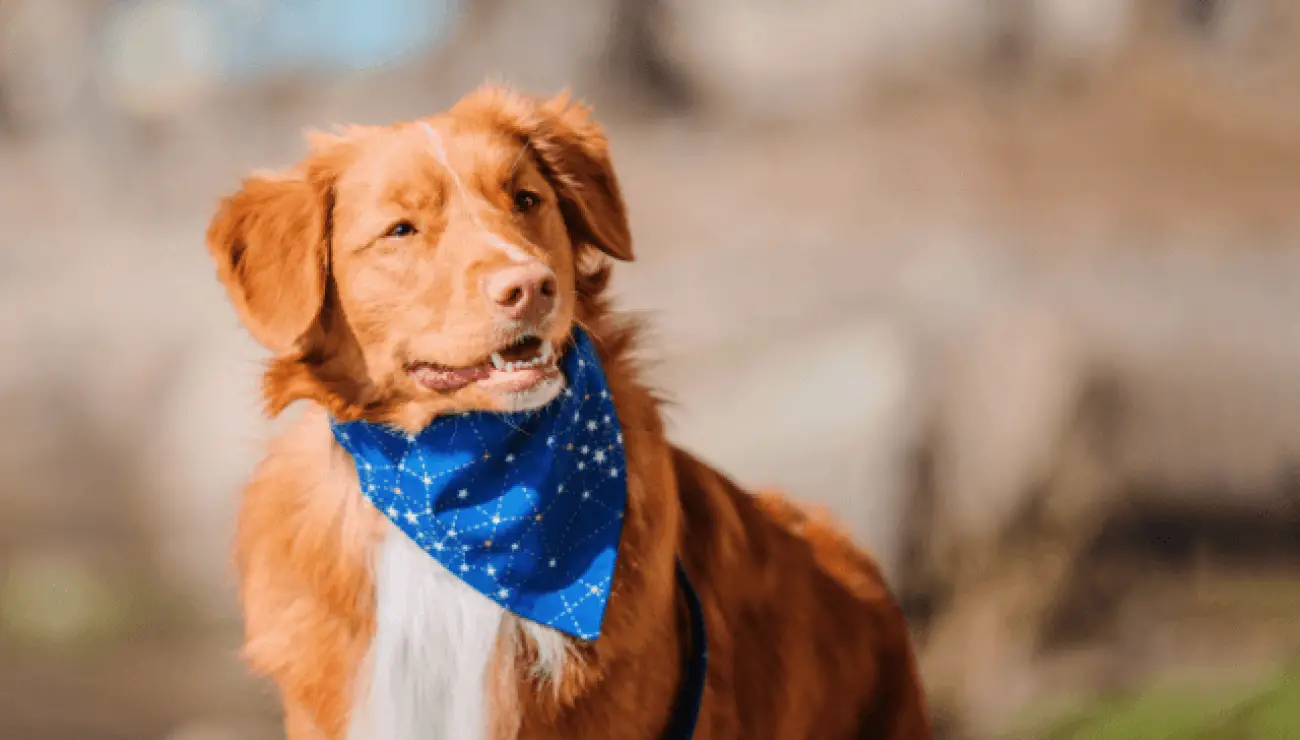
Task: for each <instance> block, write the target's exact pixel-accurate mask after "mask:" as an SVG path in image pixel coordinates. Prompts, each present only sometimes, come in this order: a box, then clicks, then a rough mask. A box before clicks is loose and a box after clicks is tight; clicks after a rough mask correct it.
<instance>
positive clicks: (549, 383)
mask: <svg viewBox="0 0 1300 740" xmlns="http://www.w3.org/2000/svg"><path fill="white" fill-rule="evenodd" d="M563 390H564V376H563V375H555V376H553V377H550V378H547V379H546V380H543V381H542V382H540V383H538V384H537V385H536V386H534V387H532V388H529V389H528V390H526V391H518V392H514V393H502V394H501V401H502V406H503V409H502V410H504V411H509V412H517V411H534V410H536V409H540V408H541V407H543V406H545V405H546V404H548V403H550V402H551V401H554V400H555V397H556V396H558V395H560V391H563Z"/></svg>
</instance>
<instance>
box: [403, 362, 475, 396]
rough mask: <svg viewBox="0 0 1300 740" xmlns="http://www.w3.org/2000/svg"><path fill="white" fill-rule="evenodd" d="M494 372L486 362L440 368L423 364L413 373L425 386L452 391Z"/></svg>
mask: <svg viewBox="0 0 1300 740" xmlns="http://www.w3.org/2000/svg"><path fill="white" fill-rule="evenodd" d="M491 374H492V368H491V367H489V366H488V365H486V364H483V365H475V366H474V367H464V368H439V367H433V366H431V365H423V366H421V367H419V368H416V369H415V371H414V373H413V375H414V376H415V379H416V380H418V381H419V382H420V385H423V386H424V387H425V388H429V389H431V390H436V391H451V390H455V389H457V388H461V387H464V386H467V385H469V384H470V383H473V382H475V381H477V380H482V379H484V378H486V377H487V376H489V375H491Z"/></svg>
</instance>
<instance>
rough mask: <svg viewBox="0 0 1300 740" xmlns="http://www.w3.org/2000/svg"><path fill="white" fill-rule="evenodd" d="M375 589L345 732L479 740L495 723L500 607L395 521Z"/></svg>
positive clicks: (369, 739)
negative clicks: (491, 681)
mask: <svg viewBox="0 0 1300 740" xmlns="http://www.w3.org/2000/svg"><path fill="white" fill-rule="evenodd" d="M375 591H376V598H377V599H378V610H377V625H376V629H375V636H374V641H373V643H372V645H371V649H370V654H369V657H368V659H367V664H366V666H365V667H364V668H363V670H362V671H361V674H360V678H361V680H360V681H359V685H358V689H359V691H358V696H357V700H356V704H355V707H354V710H353V714H352V722H351V730H350V732H349V735H348V740H444V739H446V740H450V739H452V738H455V739H456V740H488V733H489V728H490V727H492V726H498V727H499V726H501V725H500V724H499V723H494V722H493V721H492V711H493V707H492V706H491V703H492V702H491V696H490V692H489V690H488V672H489V669H490V666H491V662H492V660H493V655H494V651H495V649H496V644H497V639H498V636H499V635H500V634H501V627H502V620H503V619H505V618H506V612H505V611H504V610H503V609H502V608H501V607H500V606H497V605H496V604H494V603H492V602H491V601H489V600H488V599H487V598H485V597H484V596H482V595H481V594H479V593H478V592H476V591H474V590H473V589H472V588H470V587H469V586H468V585H466V584H465V583H464V582H462V581H461V580H460V579H458V578H456V577H455V576H453V575H451V574H450V573H449V572H447V571H446V570H445V569H444V568H443V567H442V566H441V565H440V564H438V563H437V562H436V561H434V560H433V559H432V558H430V557H429V556H428V555H427V554H425V553H424V552H423V551H421V550H420V548H419V547H417V546H416V545H415V544H414V543H413V542H411V540H410V539H409V538H407V537H406V535H404V534H402V533H401V532H400V531H397V530H396V529H395V528H390V531H389V533H388V535H387V537H386V538H385V539H384V541H383V543H382V544H381V545H380V550H379V553H378V555H377V557H376V560H375ZM498 719H504V718H498ZM506 726H509V723H508V722H507V723H506ZM492 740H500V739H499V738H492Z"/></svg>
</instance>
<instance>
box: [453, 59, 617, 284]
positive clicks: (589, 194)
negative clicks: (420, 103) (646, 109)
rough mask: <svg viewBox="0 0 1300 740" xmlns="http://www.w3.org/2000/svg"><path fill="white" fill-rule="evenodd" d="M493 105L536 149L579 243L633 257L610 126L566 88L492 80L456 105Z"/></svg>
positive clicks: (493, 109)
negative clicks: (542, 93) (534, 89)
mask: <svg viewBox="0 0 1300 740" xmlns="http://www.w3.org/2000/svg"><path fill="white" fill-rule="evenodd" d="M462 106H463V107H466V108H479V109H488V110H490V111H491V112H492V113H494V114H495V115H496V116H498V117H499V118H500V119H501V120H502V122H503V124H504V125H505V126H506V127H507V128H508V129H509V130H511V131H512V132H513V133H514V134H516V135H517V136H519V137H520V138H521V139H522V140H524V141H525V142H526V144H527V145H528V146H529V147H531V148H532V150H533V152H534V153H535V154H536V155H537V159H538V162H539V164H540V166H541V169H542V174H543V175H545V176H546V178H547V180H549V181H550V183H551V187H553V188H555V192H556V194H557V195H558V196H559V199H560V209H561V211H562V212H563V214H564V221H565V224H566V226H568V229H569V235H570V238H571V239H573V242H574V244H575V245H583V244H587V245H590V246H593V247H595V248H597V249H599V250H600V251H602V252H604V253H605V254H608V255H609V256H611V257H613V258H615V259H619V260H623V261H626V262H630V261H631V260H632V259H633V252H632V234H631V232H630V230H629V228H628V219H627V210H626V208H625V207H624V205H623V194H622V191H621V190H620V189H619V185H618V177H617V176H616V175H615V174H614V164H613V162H612V161H611V160H610V156H609V142H608V141H607V140H606V138H605V132H604V131H602V130H601V128H600V126H599V125H598V124H597V123H596V122H595V121H593V120H591V109H590V108H588V107H587V106H585V105H583V104H582V103H580V102H578V101H575V100H574V99H573V98H572V97H571V96H570V95H569V94H568V93H567V92H565V93H560V94H559V95H557V96H555V97H554V98H551V99H550V100H545V101H542V100H538V99H536V98H532V97H529V96H526V95H519V94H516V93H512V92H510V91H508V90H506V89H504V88H501V87H497V86H494V85H487V86H484V87H482V88H480V89H479V90H478V91H477V92H475V93H473V94H471V95H470V96H468V97H467V98H466V99H465V100H464V101H462V103H460V104H458V105H457V107H458V108H460V107H462Z"/></svg>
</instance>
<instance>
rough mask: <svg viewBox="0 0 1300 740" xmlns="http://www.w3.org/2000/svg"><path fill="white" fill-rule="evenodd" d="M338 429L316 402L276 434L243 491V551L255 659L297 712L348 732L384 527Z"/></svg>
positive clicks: (240, 566)
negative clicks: (373, 559) (335, 434)
mask: <svg viewBox="0 0 1300 740" xmlns="http://www.w3.org/2000/svg"><path fill="white" fill-rule="evenodd" d="M329 435H330V431H329V427H328V424H327V423H325V420H324V418H323V415H321V414H319V413H317V412H314V411H312V412H308V413H305V414H304V415H303V417H302V418H301V419H299V420H297V421H296V422H295V423H294V424H292V425H291V426H290V427H289V428H288V429H287V430H285V431H284V432H283V433H281V435H280V436H278V437H277V438H275V439H274V440H273V441H272V442H271V443H270V445H269V447H268V451H267V454H266V456H265V458H264V459H263V460H262V462H261V464H259V465H258V467H257V469H256V470H255V472H254V474H253V478H252V480H251V481H250V482H249V483H248V485H247V486H246V487H245V489H244V492H243V497H242V500H241V503H240V511H239V518H238V525H237V529H236V534H235V541H234V555H235V567H236V570H237V575H238V578H239V594H240V600H241V602H242V603H243V610H244V617H245V641H244V650H243V653H244V657H245V659H246V660H247V661H248V663H249V665H250V666H251V667H252V668H253V669H254V670H255V671H256V672H258V673H260V674H262V675H266V676H271V677H274V678H275V679H276V682H277V684H278V685H279V686H280V688H281V690H282V691H284V692H285V694H286V696H285V700H286V708H287V709H288V710H289V711H290V712H291V713H294V712H301V713H303V714H304V715H305V716H306V717H307V718H308V721H309V723H310V724H311V725H314V726H317V727H324V728H333V729H335V730H336V731H337V733H336V735H335V736H341V733H342V727H343V726H344V723H345V722H346V719H347V716H348V711H349V708H350V705H351V701H352V694H351V691H350V688H349V686H350V683H351V680H352V675H351V674H352V670H353V666H355V665H358V664H359V663H360V661H361V659H362V658H363V657H364V653H365V649H366V646H367V644H368V641H369V637H370V634H371V633H372V632H373V630H374V596H373V593H374V585H373V580H372V579H373V576H372V572H371V564H370V553H371V550H372V547H373V543H374V542H375V541H376V539H377V538H378V537H379V536H380V533H381V531H382V530H381V522H380V521H379V519H378V515H377V514H376V513H375V512H374V511H373V507H369V506H368V505H366V502H365V500H364V499H363V498H362V497H361V495H360V492H359V490H358V488H357V483H356V477H355V473H354V472H352V471H350V470H349V469H348V467H347V466H346V463H347V461H346V460H344V459H342V458H341V457H340V454H346V453H342V451H341V450H338V449H337V448H336V446H335V445H334V444H333V442H332V439H331V437H330V436H329ZM303 645H329V646H331V648H330V649H329V650H316V651H311V650H303V649H302V646H303Z"/></svg>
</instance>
